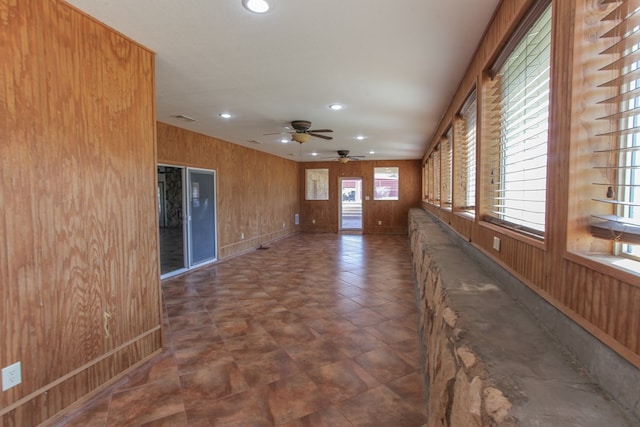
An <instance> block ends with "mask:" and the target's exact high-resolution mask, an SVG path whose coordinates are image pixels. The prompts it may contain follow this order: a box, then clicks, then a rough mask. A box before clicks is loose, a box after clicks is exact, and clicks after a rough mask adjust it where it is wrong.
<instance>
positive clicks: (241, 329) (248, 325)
mask: <svg viewBox="0 0 640 427" xmlns="http://www.w3.org/2000/svg"><path fill="white" fill-rule="evenodd" d="M216 328H217V330H218V333H219V334H220V336H221V337H222V338H223V339H230V338H235V337H241V336H244V335H249V334H257V333H265V332H266V331H265V329H264V328H263V327H262V325H260V322H258V321H257V320H256V319H241V320H232V321H228V322H220V323H216Z"/></svg>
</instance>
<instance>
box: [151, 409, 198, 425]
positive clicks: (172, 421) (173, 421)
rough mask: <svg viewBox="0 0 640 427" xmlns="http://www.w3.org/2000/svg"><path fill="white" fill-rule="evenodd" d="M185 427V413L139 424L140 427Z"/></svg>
mask: <svg viewBox="0 0 640 427" xmlns="http://www.w3.org/2000/svg"><path fill="white" fill-rule="evenodd" d="M186 425H187V413H186V412H185V411H182V412H177V413H175V414H171V415H169V416H166V417H163V418H160V419H158V420H153V421H150V422H148V423H144V424H141V427H176V426H186Z"/></svg>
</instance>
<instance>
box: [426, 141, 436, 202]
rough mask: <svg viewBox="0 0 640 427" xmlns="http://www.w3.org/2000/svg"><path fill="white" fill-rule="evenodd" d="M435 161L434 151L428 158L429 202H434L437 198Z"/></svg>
mask: <svg viewBox="0 0 640 427" xmlns="http://www.w3.org/2000/svg"><path fill="white" fill-rule="evenodd" d="M434 161H435V160H433V153H431V154H429V158H428V159H427V181H428V182H427V192H428V193H427V195H428V196H427V201H429V203H434V202H435V199H436V196H435V174H434Z"/></svg>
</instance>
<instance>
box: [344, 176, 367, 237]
mask: <svg viewBox="0 0 640 427" xmlns="http://www.w3.org/2000/svg"><path fill="white" fill-rule="evenodd" d="M340 194H341V195H342V197H341V201H340V230H348V231H362V178H340Z"/></svg>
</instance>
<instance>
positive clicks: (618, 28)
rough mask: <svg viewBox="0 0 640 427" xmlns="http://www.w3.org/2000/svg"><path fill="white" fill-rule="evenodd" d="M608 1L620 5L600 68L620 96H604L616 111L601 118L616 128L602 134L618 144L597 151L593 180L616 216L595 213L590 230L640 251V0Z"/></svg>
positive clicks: (636, 252) (633, 252)
mask: <svg viewBox="0 0 640 427" xmlns="http://www.w3.org/2000/svg"><path fill="white" fill-rule="evenodd" d="M606 3H612V4H617V6H616V7H615V8H614V9H613V10H612V11H611V12H610V13H609V14H607V15H606V16H605V17H604V18H603V21H605V23H607V24H609V26H610V30H609V31H607V32H605V33H604V34H603V35H602V38H603V39H605V40H607V41H609V47H608V48H607V49H605V50H604V51H603V52H602V53H601V54H602V55H607V56H609V57H610V58H611V62H610V63H609V64H608V65H606V66H605V67H603V68H602V69H601V71H604V72H605V73H603V74H605V76H606V77H607V78H608V80H607V81H605V82H604V83H602V84H601V85H600V86H601V87H609V88H612V90H613V93H615V94H616V95H615V96H613V97H611V98H609V99H605V100H603V101H601V103H604V104H609V105H611V106H612V107H613V111H614V113H613V114H611V115H609V116H606V117H601V118H600V119H601V120H608V121H610V123H611V125H610V129H612V131H611V132H609V133H606V134H603V135H601V136H606V137H609V138H613V139H614V140H615V144H614V146H613V148H611V149H610V150H600V151H596V154H597V156H598V157H597V158H598V159H599V161H600V163H599V166H597V168H598V169H601V170H602V172H603V173H602V174H601V176H602V177H603V178H604V179H603V182H596V183H594V184H595V185H597V186H598V187H599V191H598V192H599V193H601V194H602V198H601V199H596V200H597V201H599V202H602V203H608V204H610V205H611V208H612V209H611V215H595V216H596V217H597V218H598V219H599V220H600V221H597V222H595V223H594V224H592V225H591V231H592V234H593V235H594V236H596V237H602V238H607V239H613V240H617V241H620V242H624V243H626V244H624V245H623V247H622V251H623V252H624V253H627V254H629V255H634V256H640V0H627V1H612V0H609V1H607V2H606ZM612 74H613V76H614V77H613V78H611V76H612ZM603 77H604V76H603Z"/></svg>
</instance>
